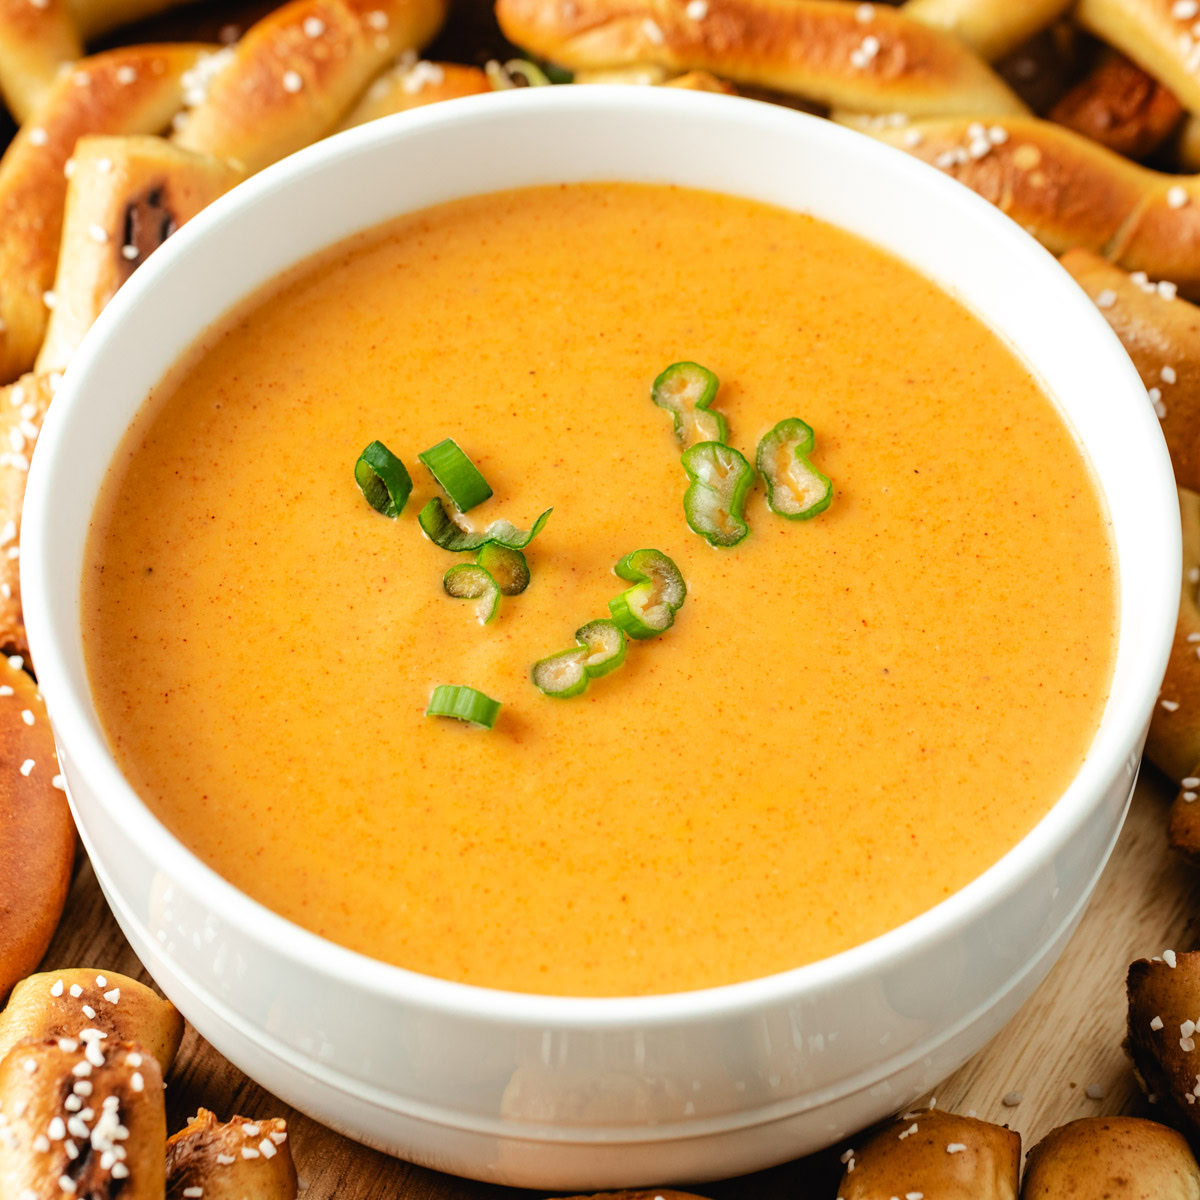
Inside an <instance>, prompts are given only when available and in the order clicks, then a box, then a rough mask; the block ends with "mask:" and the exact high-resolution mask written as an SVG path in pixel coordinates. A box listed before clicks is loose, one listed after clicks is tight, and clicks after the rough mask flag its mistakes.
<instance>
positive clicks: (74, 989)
mask: <svg viewBox="0 0 1200 1200" xmlns="http://www.w3.org/2000/svg"><path fill="white" fill-rule="evenodd" d="M71 995H72V996H73V997H74V998H75V999H76V1000H78V999H79V997H80V996H82V995H83V988H81V987H80V986H79V984H77V983H73V984H71Z"/></svg>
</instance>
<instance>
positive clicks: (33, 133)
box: [29, 125, 50, 146]
mask: <svg viewBox="0 0 1200 1200" xmlns="http://www.w3.org/2000/svg"><path fill="white" fill-rule="evenodd" d="M49 140H50V135H49V134H48V133H47V132H46V131H45V130H44V129H43V128H42V127H41V126H40V125H35V126H34V127H33V128H32V129H31V130H30V131H29V144H30V145H31V146H44V145H45V144H46V143H47V142H48V141H49Z"/></svg>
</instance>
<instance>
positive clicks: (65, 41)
mask: <svg viewBox="0 0 1200 1200" xmlns="http://www.w3.org/2000/svg"><path fill="white" fill-rule="evenodd" d="M82 56H83V41H82V39H81V38H80V36H79V31H78V29H77V28H76V25H75V21H74V18H73V17H72V16H71V14H70V12H69V11H68V9H67V5H66V0H46V3H44V4H32V3H30V0H0V99H3V101H4V103H5V104H6V105H7V106H8V111H9V112H10V113H12V115H13V116H14V117H15V118H16V119H17V122H18V123H20V122H21V121H24V120H25V119H26V118H27V117H28V116H29V114H30V113H31V112H33V111H34V109H36V108H37V107H38V106H39V105H40V104H41V103H42V101H43V100H45V98H46V96H47V95H48V94H49V92H50V89H51V88H52V87H53V85H54V81H55V79H57V78H58V73H59V71H61V70H62V68H63V66H64V65H66V64H67V63H72V62H74V61H75V60H76V59H77V58H81V57H82Z"/></svg>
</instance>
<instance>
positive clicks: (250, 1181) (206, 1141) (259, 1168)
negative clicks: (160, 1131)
mask: <svg viewBox="0 0 1200 1200" xmlns="http://www.w3.org/2000/svg"><path fill="white" fill-rule="evenodd" d="M201 1195H202V1196H203V1197H204V1200H244V1198H245V1197H250V1196H252V1197H254V1200H295V1196H296V1168H295V1167H294V1166H293V1165H292V1151H291V1147H290V1146H289V1145H288V1135H287V1122H286V1121H285V1120H283V1119H282V1118H281V1117H271V1118H269V1119H268V1120H259V1121H251V1120H249V1119H247V1118H246V1117H234V1118H233V1119H232V1120H231V1121H229V1122H228V1123H227V1124H224V1125H222V1124H221V1123H220V1122H219V1121H218V1120H217V1118H216V1117H215V1116H214V1115H213V1114H212V1113H210V1112H209V1111H208V1109H206V1108H202V1109H200V1111H199V1112H198V1113H196V1115H195V1116H194V1117H193V1118H192V1119H191V1121H190V1122H189V1123H188V1125H187V1127H186V1128H184V1129H181V1130H180V1131H179V1132H178V1133H177V1134H175V1135H174V1136H173V1137H171V1138H169V1139H168V1140H167V1200H182V1197H184V1196H201Z"/></svg>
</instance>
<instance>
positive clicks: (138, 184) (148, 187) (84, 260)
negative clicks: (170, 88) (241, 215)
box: [0, 136, 242, 433]
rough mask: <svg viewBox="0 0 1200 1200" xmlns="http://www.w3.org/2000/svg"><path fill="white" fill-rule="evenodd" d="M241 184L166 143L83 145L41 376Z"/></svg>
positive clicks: (127, 140)
mask: <svg viewBox="0 0 1200 1200" xmlns="http://www.w3.org/2000/svg"><path fill="white" fill-rule="evenodd" d="M241 179H242V173H241V172H240V171H239V170H237V168H236V167H234V166H233V165H232V164H230V163H228V162H224V161H221V160H218V159H214V158H206V157H204V156H202V155H199V154H192V153H190V152H189V151H187V150H181V149H179V147H178V146H173V145H172V144H171V143H170V142H168V141H166V140H165V139H164V138H159V137H149V136H143V137H85V138H81V139H80V140H79V141H78V142H77V143H76V145H75V153H74V154H73V155H72V157H71V160H70V183H69V185H68V187H67V200H66V208H65V214H64V219H63V233H62V248H61V250H60V251H59V256H58V273H57V274H56V275H55V278H54V295H55V297H56V300H55V304H54V309H53V311H52V312H51V314H50V325H49V328H48V329H47V330H46V340H45V342H43V343H42V349H41V351H40V352H39V354H38V357H37V368H36V369H37V370H38V371H39V372H47V371H57V370H62V369H64V368H65V367H66V365H67V363H68V362H69V361H70V359H71V355H72V354H74V353H75V350H76V348H77V347H78V345H79V343H80V342H81V341H82V340H83V336H84V334H86V333H87V331H88V330H89V329H90V328H91V327H92V324H93V322H94V321H95V320H96V318H97V317H98V316H99V315H100V313H101V310H102V309H103V308H104V306H105V305H106V304H107V303H108V302H109V300H111V299H112V297H113V296H114V295H115V294H116V291H117V289H118V288H119V287H120V286H121V284H123V283H124V282H125V280H126V279H128V278H129V276H130V275H131V274H133V272H134V270H135V269H136V268H137V267H138V266H139V265H140V264H141V263H143V262H144V261H145V260H146V258H147V256H148V255H150V254H151V253H152V252H153V251H155V250H157V249H158V247H159V246H161V245H162V243H163V242H164V241H166V239H167V238H168V237H169V236H170V235H171V234H172V233H174V232H175V230H176V229H178V228H179V227H180V226H181V225H183V224H184V223H185V222H187V221H190V220H191V219H192V217H194V216H195V215H196V214H197V213H198V212H200V210H201V209H203V208H206V207H207V206H208V205H209V204H211V203H212V202H213V201H214V200H215V199H216V198H217V197H218V196H220V195H222V194H223V193H225V192H227V191H228V190H229V189H230V188H231V187H233V186H234V184H236V183H238V182H239V181H240V180H241ZM0 433H2V431H0Z"/></svg>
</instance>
